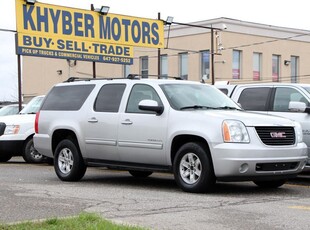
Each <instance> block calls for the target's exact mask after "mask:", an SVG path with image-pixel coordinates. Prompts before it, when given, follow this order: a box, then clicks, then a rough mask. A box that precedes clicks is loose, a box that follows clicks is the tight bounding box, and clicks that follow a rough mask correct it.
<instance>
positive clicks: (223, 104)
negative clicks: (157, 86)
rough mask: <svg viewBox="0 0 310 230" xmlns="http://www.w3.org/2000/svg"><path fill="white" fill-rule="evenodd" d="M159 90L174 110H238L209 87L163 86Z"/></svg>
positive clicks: (219, 93) (236, 106)
mask: <svg viewBox="0 0 310 230" xmlns="http://www.w3.org/2000/svg"><path fill="white" fill-rule="evenodd" d="M161 88H162V90H163V91H164V93H165V95H166V97H167V99H168V101H169V103H170V105H171V107H172V108H174V109H175V110H185V109H240V107H239V106H238V105H237V104H236V103H235V102H234V101H232V100H231V99H230V98H228V97H227V96H226V95H225V94H224V93H222V92H221V91H219V90H218V89H216V88H214V87H213V86H210V85H204V84H164V85H161Z"/></svg>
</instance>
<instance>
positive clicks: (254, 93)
mask: <svg viewBox="0 0 310 230" xmlns="http://www.w3.org/2000/svg"><path fill="white" fill-rule="evenodd" d="M270 90H271V88H268V87H258V88H250V89H245V90H243V91H242V93H241V94H240V97H239V100H238V103H240V104H241V106H242V108H243V109H245V110H253V111H267V106H268V97H269V93H270Z"/></svg>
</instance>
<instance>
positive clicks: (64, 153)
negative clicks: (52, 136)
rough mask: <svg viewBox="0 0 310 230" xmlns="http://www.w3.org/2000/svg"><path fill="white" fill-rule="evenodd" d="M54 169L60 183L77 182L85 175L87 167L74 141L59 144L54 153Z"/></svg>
mask: <svg viewBox="0 0 310 230" xmlns="http://www.w3.org/2000/svg"><path fill="white" fill-rule="evenodd" d="M54 168H55V172H56V174H57V176H58V178H59V179H60V180H62V181H79V180H80V179H81V178H82V177H83V176H84V175H85V172H86V168H87V167H86V165H85V164H84V161H83V158H82V156H81V153H80V150H79V148H78V147H77V144H76V143H75V142H74V141H72V140H69V139H65V140H62V141H61V142H59V144H58V145H57V147H56V150H55V153H54Z"/></svg>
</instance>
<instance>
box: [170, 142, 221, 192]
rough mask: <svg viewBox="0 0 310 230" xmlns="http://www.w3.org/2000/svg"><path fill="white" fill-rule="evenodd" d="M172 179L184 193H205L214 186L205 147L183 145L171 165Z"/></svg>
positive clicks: (192, 143)
mask: <svg viewBox="0 0 310 230" xmlns="http://www.w3.org/2000/svg"><path fill="white" fill-rule="evenodd" d="M173 171H174V177H175V180H176V182H177V184H178V185H179V187H180V188H181V189H182V190H183V191H186V192H207V191H211V190H212V189H213V187H214V185H215V176H214V171H213V166H212V161H211V159H210V154H209V153H208V149H207V147H206V146H205V145H203V144H201V143H196V142H190V143H186V144H184V145H183V146H182V147H181V148H180V149H179V150H178V152H177V154H176V157H175V159H174V163H173Z"/></svg>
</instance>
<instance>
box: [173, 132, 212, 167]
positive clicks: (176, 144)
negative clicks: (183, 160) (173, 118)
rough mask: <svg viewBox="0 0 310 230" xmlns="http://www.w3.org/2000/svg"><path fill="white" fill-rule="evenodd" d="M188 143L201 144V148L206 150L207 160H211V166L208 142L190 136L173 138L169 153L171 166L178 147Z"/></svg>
mask: <svg viewBox="0 0 310 230" xmlns="http://www.w3.org/2000/svg"><path fill="white" fill-rule="evenodd" d="M189 142H196V143H199V144H201V145H202V146H203V148H204V149H206V153H207V154H208V156H209V158H210V159H211V163H212V166H213V160H212V155H211V153H210V147H209V144H208V142H207V141H206V140H205V139H204V138H203V137H200V136H196V135H191V134H183V135H178V136H175V137H174V138H173V141H172V144H171V151H170V160H171V163H172V164H173V161H174V158H175V156H176V153H177V151H178V150H179V149H180V147H181V146H182V145H184V144H186V143H189Z"/></svg>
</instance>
